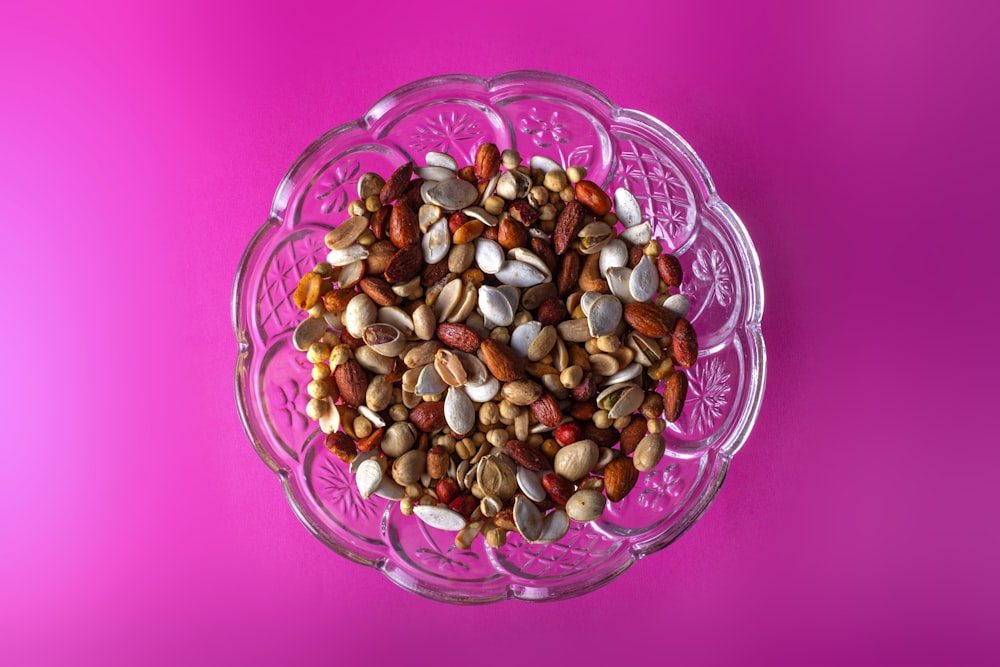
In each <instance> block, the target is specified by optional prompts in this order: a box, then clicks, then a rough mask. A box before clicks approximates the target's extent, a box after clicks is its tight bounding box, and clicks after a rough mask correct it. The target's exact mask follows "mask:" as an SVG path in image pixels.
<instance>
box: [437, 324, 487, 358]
mask: <svg viewBox="0 0 1000 667" xmlns="http://www.w3.org/2000/svg"><path fill="white" fill-rule="evenodd" d="M437 337H438V340H440V341H441V342H442V343H444V344H445V345H447V346H448V347H450V348H453V349H455V350H461V351H462V352H469V353H474V352H475V351H476V350H478V349H479V344H480V342H481V339H480V338H479V334H477V333H476V332H475V331H473V330H472V329H470V328H469V327H467V326H465V325H464V324H449V323H445V322H442V323H441V324H439V325H438V328H437Z"/></svg>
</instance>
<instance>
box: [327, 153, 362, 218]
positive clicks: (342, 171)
mask: <svg viewBox="0 0 1000 667" xmlns="http://www.w3.org/2000/svg"><path fill="white" fill-rule="evenodd" d="M359 171H361V162H360V161H358V160H348V161H347V164H345V165H337V166H335V167H332V168H330V169H327V170H326V171H325V172H323V177H322V178H321V179H320V184H319V188H320V190H319V192H317V193H316V199H317V200H318V201H321V202H323V204H322V206H320V210H321V211H323V213H326V214H330V213H332V212H333V211H334V210H336V211H337V213H340V212H342V211H343V210H344V209H346V208H347V203H348V202H350V201H353V200H354V199H356V196H357V185H358V172H359ZM328 178H329V181H327V179H328ZM324 199H325V200H326V201H325V202H324V201H323V200H324Z"/></svg>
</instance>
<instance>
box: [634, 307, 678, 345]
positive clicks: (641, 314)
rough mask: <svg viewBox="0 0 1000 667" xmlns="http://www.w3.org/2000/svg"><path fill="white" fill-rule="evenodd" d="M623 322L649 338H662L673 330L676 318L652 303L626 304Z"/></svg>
mask: <svg viewBox="0 0 1000 667" xmlns="http://www.w3.org/2000/svg"><path fill="white" fill-rule="evenodd" d="M624 317H625V321H626V322H627V323H628V325H629V326H630V327H632V328H633V329H635V330H636V331H638V332H639V333H641V334H643V335H644V336H649V337H650V338H662V337H663V336H666V335H667V334H669V333H671V332H672V331H673V329H674V324H675V323H676V318H677V316H676V315H674V314H673V313H672V312H670V311H669V310H667V309H666V308H661V307H660V306H657V305H656V304H652V303H626V304H625V309H624Z"/></svg>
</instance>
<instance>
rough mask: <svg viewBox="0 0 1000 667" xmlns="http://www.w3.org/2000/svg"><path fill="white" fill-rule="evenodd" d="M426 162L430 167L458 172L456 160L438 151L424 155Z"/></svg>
mask: <svg viewBox="0 0 1000 667" xmlns="http://www.w3.org/2000/svg"><path fill="white" fill-rule="evenodd" d="M424 162H426V163H427V166H428V167H444V168H445V169H451V170H452V171H458V163H457V162H455V158H453V157H452V156H450V155H448V154H447V153H439V152H438V151H427V154H426V155H424Z"/></svg>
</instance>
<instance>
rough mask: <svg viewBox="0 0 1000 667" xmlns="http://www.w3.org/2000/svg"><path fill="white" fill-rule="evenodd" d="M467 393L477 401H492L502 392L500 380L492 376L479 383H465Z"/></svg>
mask: <svg viewBox="0 0 1000 667" xmlns="http://www.w3.org/2000/svg"><path fill="white" fill-rule="evenodd" d="M465 393H466V394H467V395H468V397H469V398H470V399H472V400H473V401H475V402H476V403H485V402H486V401H492V400H493V399H494V398H496V395H497V394H498V393H500V382H499V380H497V379H496V378H494V377H491V378H489V379H488V380H486V381H485V382H482V383H479V384H475V385H473V384H467V385H465Z"/></svg>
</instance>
